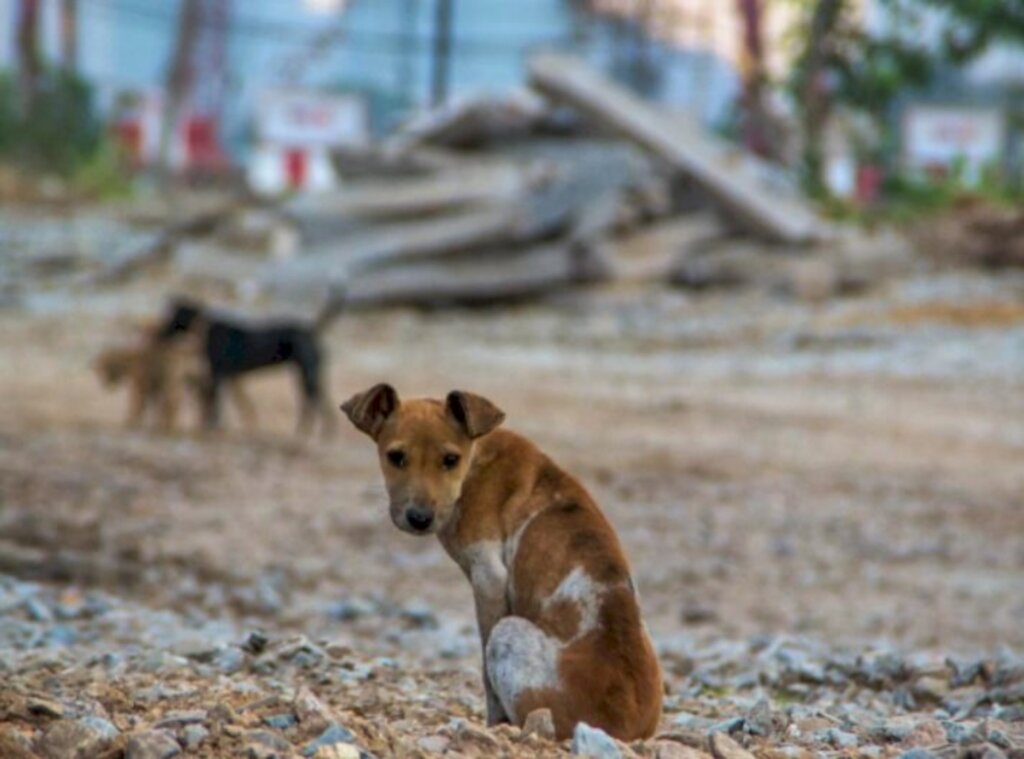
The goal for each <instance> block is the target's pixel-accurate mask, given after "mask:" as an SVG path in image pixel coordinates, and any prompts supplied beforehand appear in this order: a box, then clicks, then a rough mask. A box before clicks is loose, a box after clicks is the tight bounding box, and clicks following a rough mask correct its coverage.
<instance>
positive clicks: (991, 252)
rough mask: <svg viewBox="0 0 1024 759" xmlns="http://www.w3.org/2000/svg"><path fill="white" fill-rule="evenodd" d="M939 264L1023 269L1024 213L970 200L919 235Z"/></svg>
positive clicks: (927, 251)
mask: <svg viewBox="0 0 1024 759" xmlns="http://www.w3.org/2000/svg"><path fill="white" fill-rule="evenodd" d="M915 236H916V238H917V243H918V247H919V248H920V249H921V251H922V252H924V253H926V254H927V255H928V256H930V257H932V258H933V259H935V260H936V261H938V262H940V263H945V264H953V265H958V266H973V267H978V268H983V269H1008V268H1024V211H1021V210H1020V209H1017V208H999V207H997V206H993V205H991V204H989V203H987V202H985V201H982V200H977V199H970V200H965V201H963V202H962V203H960V204H959V205H958V206H957V207H956V208H954V209H953V210H952V211H951V212H949V213H948V214H946V215H945V216H943V217H941V218H939V219H937V220H930V221H929V222H928V223H927V224H924V225H922V226H921V228H920V229H918V230H917V233H916V235H915Z"/></svg>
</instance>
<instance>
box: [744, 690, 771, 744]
mask: <svg viewBox="0 0 1024 759" xmlns="http://www.w3.org/2000/svg"><path fill="white" fill-rule="evenodd" d="M774 728H775V726H774V722H773V720H772V707H771V704H770V703H769V702H768V699H766V698H760V699H758V701H757V703H756V704H754V706H753V707H752V708H751V710H750V711H749V712H747V716H746V717H744V719H743V729H744V730H746V731H747V732H748V733H750V734H751V735H761V736H764V737H767V736H769V735H771V734H772V732H773V731H774Z"/></svg>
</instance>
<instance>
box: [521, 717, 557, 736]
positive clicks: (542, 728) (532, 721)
mask: <svg viewBox="0 0 1024 759" xmlns="http://www.w3.org/2000/svg"><path fill="white" fill-rule="evenodd" d="M523 735H537V736H539V737H541V738H546V739H547V740H549V741H553V740H554V739H555V720H554V717H552V716H551V710H550V709H534V710H533V711H532V712H530V713H529V714H527V715H526V720H525V721H524V722H523Z"/></svg>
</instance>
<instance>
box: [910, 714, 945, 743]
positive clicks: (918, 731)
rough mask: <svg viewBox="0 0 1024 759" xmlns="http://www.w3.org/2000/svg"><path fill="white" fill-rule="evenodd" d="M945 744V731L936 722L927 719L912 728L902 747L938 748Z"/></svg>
mask: <svg viewBox="0 0 1024 759" xmlns="http://www.w3.org/2000/svg"><path fill="white" fill-rule="evenodd" d="M945 742H946V730H945V728H944V727H943V726H942V724H941V723H940V722H939V721H938V720H934V719H929V720H925V721H923V722H921V723H920V724H918V725H915V726H914V729H913V730H911V731H910V733H909V734H908V735H907V737H906V738H904V739H903V741H902V745H903V746H904V747H905V748H912V747H914V746H940V745H942V744H943V743H945Z"/></svg>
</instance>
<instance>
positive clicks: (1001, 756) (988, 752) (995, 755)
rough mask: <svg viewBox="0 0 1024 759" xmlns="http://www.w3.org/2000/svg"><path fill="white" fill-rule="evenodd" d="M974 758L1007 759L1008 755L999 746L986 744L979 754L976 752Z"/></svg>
mask: <svg viewBox="0 0 1024 759" xmlns="http://www.w3.org/2000/svg"><path fill="white" fill-rule="evenodd" d="M974 756H976V757H977V759H1006V754H1005V753H1004V752H1003V750H1002V749H1000V748H999V747H998V746H993V745H992V744H991V743H986V744H985V745H984V746H982V747H981V750H980V751H979V752H976V753H975V754H974Z"/></svg>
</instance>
